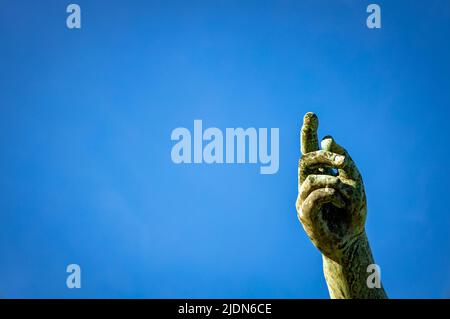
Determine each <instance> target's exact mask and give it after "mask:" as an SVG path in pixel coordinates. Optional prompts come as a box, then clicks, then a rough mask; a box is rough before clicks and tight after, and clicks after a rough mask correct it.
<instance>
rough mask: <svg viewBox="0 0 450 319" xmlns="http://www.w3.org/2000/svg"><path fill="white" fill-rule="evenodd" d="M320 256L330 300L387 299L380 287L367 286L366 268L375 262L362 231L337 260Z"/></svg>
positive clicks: (367, 274)
mask: <svg viewBox="0 0 450 319" xmlns="http://www.w3.org/2000/svg"><path fill="white" fill-rule="evenodd" d="M322 256H323V270H324V275H325V279H326V281H327V285H328V290H329V292H330V296H331V298H333V299H342V298H345V299H351V298H387V296H386V293H385V292H384V289H383V287H382V285H381V286H380V287H379V288H376V287H374V288H370V287H369V286H368V285H367V278H368V276H369V275H370V273H368V272H367V270H368V267H369V265H373V264H375V262H374V259H373V256H372V251H371V249H370V245H369V241H368V238H367V235H366V233H365V232H364V231H363V232H362V233H361V234H360V235H358V236H357V237H355V238H354V239H353V240H352V241H351V242H349V243H348V245H346V246H345V248H344V249H343V250H342V254H341V258H339V259H338V260H332V259H330V258H329V257H327V256H325V255H322Z"/></svg>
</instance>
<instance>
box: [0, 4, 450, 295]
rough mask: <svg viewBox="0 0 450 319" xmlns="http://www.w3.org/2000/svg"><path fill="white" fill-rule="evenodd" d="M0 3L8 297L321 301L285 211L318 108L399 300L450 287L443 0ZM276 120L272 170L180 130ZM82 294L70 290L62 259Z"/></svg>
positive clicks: (307, 246) (448, 25) (3, 259)
mask: <svg viewBox="0 0 450 319" xmlns="http://www.w3.org/2000/svg"><path fill="white" fill-rule="evenodd" d="M69 3H70V2H67V1H31V0H30V1H3V0H1V1H0V150H1V153H0V154H1V156H0V176H1V178H0V297H26V298H29V297H39V298H47V297H62V298H79V297H88V298H91V297H125V298H131V297H138V298H154V297H180V298H187V297H195V298H197V297H233V298H236V297H249V298H250V297H252V298H253V297H268V298H327V297H328V292H327V289H326V284H325V281H324V278H323V274H322V267H321V257H320V254H319V252H318V251H317V250H316V249H315V248H314V247H313V245H312V244H311V243H310V241H309V240H308V238H307V236H306V235H305V233H304V231H303V229H302V228H301V226H300V224H299V222H298V220H297V216H296V211H295V199H296V196H297V161H298V157H299V130H300V126H301V120H302V117H303V114H304V113H305V112H307V111H314V112H316V113H317V114H318V116H319V119H320V130H319V133H320V136H321V137H322V136H324V135H326V134H332V135H333V136H334V137H335V138H336V140H337V141H338V142H340V143H341V144H342V145H344V146H345V147H346V148H347V149H348V150H349V151H350V153H351V154H352V156H353V158H354V159H355V161H356V162H357V164H358V166H359V168H360V171H361V172H362V174H363V177H364V181H365V186H366V191H367V196H368V208H369V215H368V220H367V232H368V235H369V238H370V242H371V245H372V250H373V253H374V255H375V258H376V261H377V263H378V264H379V265H380V266H381V270H382V278H383V281H384V285H385V287H386V290H387V292H388V294H389V295H390V297H395V298H409V297H413V298H429V297H433V298H442V297H444V298H449V297H450V236H449V234H448V232H449V229H450V209H449V203H448V199H449V187H448V181H449V180H450V171H449V169H448V168H447V167H446V165H447V161H448V159H449V158H450V151H449V147H448V145H447V142H448V141H449V137H450V136H449V131H448V123H449V118H450V111H449V106H450V103H449V102H450V79H449V77H450V59H449V57H450V41H449V39H450V2H449V1H447V0H442V1H406V0H405V1H400V0H396V1H377V2H376V3H379V4H380V5H381V8H382V26H383V27H382V29H381V30H369V29H368V28H367V27H366V25H365V20H366V17H367V15H368V14H367V13H366V6H367V5H368V4H369V3H370V2H369V1H350V0H349V1H312V0H311V1H294V0H293V1H287V0H279V1H261V0H258V1H222V0H214V1H210V0H209V1H191V0H190V1H93V0H90V1H76V3H78V4H79V5H80V6H81V9H82V29H81V30H69V29H67V28H66V25H65V20H66V17H67V14H66V12H65V8H66V6H67V5H68V4H69ZM194 119H202V120H203V125H204V127H211V126H215V127H219V128H221V129H225V128H226V127H269V128H270V127H278V128H280V169H279V172H278V174H276V175H260V174H259V165H212V166H208V165H181V166H177V165H175V164H173V163H172V161H171V158H170V151H171V147H172V145H173V142H172V141H171V140H170V134H171V131H172V130H173V129H174V128H176V127H188V128H192V126H193V121H194ZM70 263H77V264H79V265H80V266H81V269H82V288H81V289H79V290H76V289H74V290H69V289H67V288H66V285H65V282H66V276H67V273H66V272H65V270H66V266H67V265H68V264H70Z"/></svg>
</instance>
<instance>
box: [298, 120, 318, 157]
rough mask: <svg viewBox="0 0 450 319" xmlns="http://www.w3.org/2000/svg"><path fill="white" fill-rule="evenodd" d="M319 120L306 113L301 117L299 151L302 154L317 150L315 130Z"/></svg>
mask: <svg viewBox="0 0 450 319" xmlns="http://www.w3.org/2000/svg"><path fill="white" fill-rule="evenodd" d="M318 127H319V119H318V118H317V115H316V114H314V113H312V112H308V113H306V114H305V116H304V117H303V126H302V130H301V149H302V154H306V153H309V152H314V151H318V150H319V140H318V138H317V128H318Z"/></svg>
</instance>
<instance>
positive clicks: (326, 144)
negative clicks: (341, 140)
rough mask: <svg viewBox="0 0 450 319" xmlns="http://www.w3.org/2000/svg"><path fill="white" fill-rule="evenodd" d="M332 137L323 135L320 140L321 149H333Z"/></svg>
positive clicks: (329, 150)
mask: <svg viewBox="0 0 450 319" xmlns="http://www.w3.org/2000/svg"><path fill="white" fill-rule="evenodd" d="M333 143H334V139H333V137H332V136H331V135H327V136H325V137H324V138H323V139H322V141H321V142H320V146H321V148H322V150H324V151H328V152H331V151H332V149H333Z"/></svg>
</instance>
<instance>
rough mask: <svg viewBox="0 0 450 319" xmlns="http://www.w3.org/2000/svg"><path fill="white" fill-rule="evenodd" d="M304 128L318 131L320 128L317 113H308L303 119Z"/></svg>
mask: <svg viewBox="0 0 450 319" xmlns="http://www.w3.org/2000/svg"><path fill="white" fill-rule="evenodd" d="M303 126H305V127H306V126H307V127H308V128H311V129H317V127H318V126H319V118H318V117H317V115H316V114H315V113H313V112H308V113H306V114H305V116H304V117H303Z"/></svg>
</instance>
